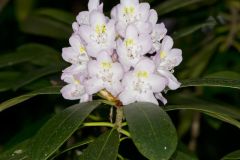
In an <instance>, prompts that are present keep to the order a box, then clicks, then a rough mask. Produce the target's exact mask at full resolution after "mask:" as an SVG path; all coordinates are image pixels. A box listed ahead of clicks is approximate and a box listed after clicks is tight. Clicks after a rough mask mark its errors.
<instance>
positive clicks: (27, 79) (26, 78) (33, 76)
mask: <svg viewBox="0 0 240 160" xmlns="http://www.w3.org/2000/svg"><path fill="white" fill-rule="evenodd" d="M61 70H62V67H58V68H57V67H52V66H49V67H44V68H41V69H38V70H33V71H31V72H29V73H25V74H24V75H23V76H22V77H21V78H19V80H17V81H15V85H14V86H13V89H14V90H17V89H19V88H21V87H23V86H25V85H27V84H29V83H31V82H33V81H35V80H37V79H39V78H41V77H44V76H46V75H50V74H53V73H57V72H59V71H61Z"/></svg>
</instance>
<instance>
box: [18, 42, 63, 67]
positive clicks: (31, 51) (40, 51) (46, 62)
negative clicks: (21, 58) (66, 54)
mask: <svg viewBox="0 0 240 160" xmlns="http://www.w3.org/2000/svg"><path fill="white" fill-rule="evenodd" d="M17 52H20V53H25V54H27V55H30V56H31V57H33V58H32V59H30V62H31V63H33V64H35V65H39V66H52V67H54V66H58V65H59V64H61V62H62V58H61V55H60V52H59V51H56V50H55V49H54V48H51V47H49V46H46V45H43V44H38V43H28V44H25V45H22V46H20V47H19V48H18V49H17ZM53 62H54V63H53Z"/></svg>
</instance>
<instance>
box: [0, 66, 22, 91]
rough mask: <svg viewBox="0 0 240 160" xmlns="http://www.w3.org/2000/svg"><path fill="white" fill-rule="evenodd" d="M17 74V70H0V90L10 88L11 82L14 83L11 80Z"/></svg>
mask: <svg viewBox="0 0 240 160" xmlns="http://www.w3.org/2000/svg"><path fill="white" fill-rule="evenodd" d="M19 75H20V73H19V72H13V71H6V72H0V92H4V91H7V90H9V89H11V87H12V86H13V84H15V83H14V82H13V80H16V78H17V77H18V76H19Z"/></svg>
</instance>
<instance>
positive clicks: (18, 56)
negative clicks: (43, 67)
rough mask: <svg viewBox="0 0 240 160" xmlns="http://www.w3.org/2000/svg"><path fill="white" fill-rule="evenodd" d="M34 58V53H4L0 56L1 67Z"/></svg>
mask: <svg viewBox="0 0 240 160" xmlns="http://www.w3.org/2000/svg"><path fill="white" fill-rule="evenodd" d="M33 58H34V55H33V54H29V53H22V52H15V53H8V54H4V55H1V56H0V68H3V67H7V66H12V65H15V64H19V63H22V62H26V61H29V60H31V59H33Z"/></svg>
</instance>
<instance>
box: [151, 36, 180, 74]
mask: <svg viewBox="0 0 240 160" xmlns="http://www.w3.org/2000/svg"><path fill="white" fill-rule="evenodd" d="M172 47H173V39H172V38H171V37H170V36H165V37H164V39H163V41H162V45H161V48H160V50H159V51H158V52H157V54H156V56H155V57H154V60H155V63H156V64H157V66H158V68H159V69H163V70H169V71H170V70H172V69H173V68H174V67H176V66H178V65H179V64H180V63H181V61H182V50H180V49H177V48H172Z"/></svg>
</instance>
